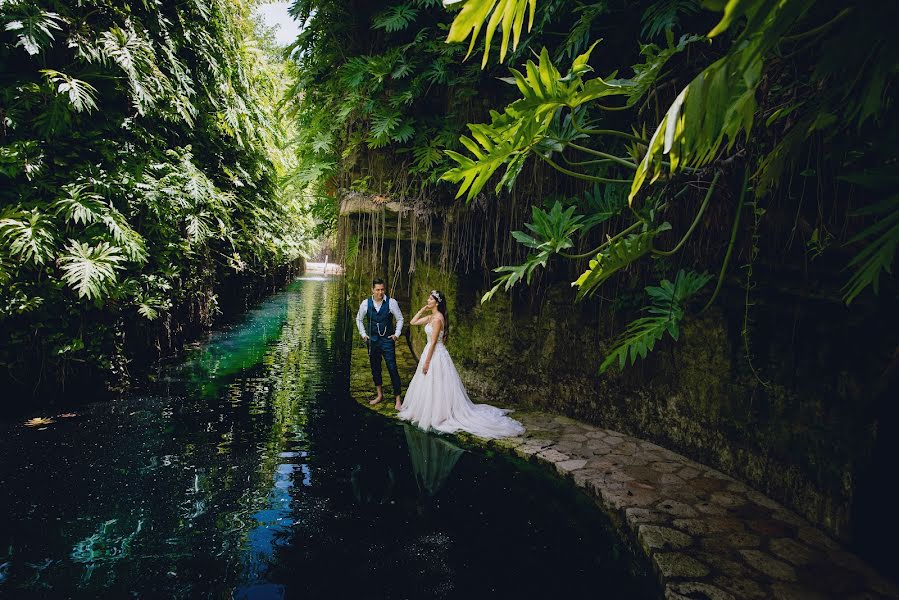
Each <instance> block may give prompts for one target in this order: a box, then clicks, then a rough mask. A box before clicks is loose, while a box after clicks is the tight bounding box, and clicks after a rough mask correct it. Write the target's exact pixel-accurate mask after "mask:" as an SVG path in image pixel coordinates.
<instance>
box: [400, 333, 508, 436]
mask: <svg viewBox="0 0 899 600" xmlns="http://www.w3.org/2000/svg"><path fill="white" fill-rule="evenodd" d="M432 331H433V328H432V326H431V324H430V323H428V324H427V325H425V333H426V334H427V336H428V343H427V345H426V346H425V349H424V350H422V352H421V359H419V361H418V369H417V370H416V371H415V376H414V377H413V378H412V381H410V382H409V387H408V388H407V389H406V397H405V398H404V400H403V406H402V409H401V410H400V412H399V418H400V419H402V420H404V421H411V422H412V423H414V424H415V425H418V426H419V427H420V428H421V429H424V430H425V431H427V430H429V429H434V430H436V431H440V432H443V433H455V432H457V431H467V432H468V433H472V434H474V435H476V436H479V437H483V438H501V437H511V436H517V435H522V434H523V433H524V427H523V426H522V425H521V423H519V422H518V421H516V420H514V419H512V418H510V417H507V416H506V413H507V412H509V411H507V410H503V409H501V408H496V407H494V406H490V405H488V404H474V403H472V401H471V400H470V399H469V397H468V393H467V392H466V391H465V386H463V385H462V380H461V379H460V378H459V372H458V371H456V366H455V365H454V364H453V359H451V358H450V355H449V352H447V350H446V345H444V343H443V331H441V332H440V334H439V336H438V338H437V347H436V348H434V355H433V356H432V357H431V365H430V367H429V368H428V373H427V375H425V374H424V372H423V371H422V367H423V366H424V362H425V358H426V357H427V355H428V350H429V349H430V345H431V342H430V340H431V332H432Z"/></svg>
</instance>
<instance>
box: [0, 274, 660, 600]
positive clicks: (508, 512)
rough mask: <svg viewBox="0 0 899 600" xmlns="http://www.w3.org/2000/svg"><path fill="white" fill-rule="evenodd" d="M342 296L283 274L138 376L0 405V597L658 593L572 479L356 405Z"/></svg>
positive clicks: (333, 286)
mask: <svg viewBox="0 0 899 600" xmlns="http://www.w3.org/2000/svg"><path fill="white" fill-rule="evenodd" d="M341 298H342V286H341V282H340V280H337V279H321V278H303V279H299V280H297V281H295V282H294V283H293V284H292V285H290V286H289V287H288V288H287V289H286V290H285V291H283V292H281V293H278V294H276V295H274V296H272V297H271V298H269V299H268V300H266V301H265V302H263V303H262V304H261V305H260V306H259V307H257V308H256V309H255V310H252V311H250V312H249V313H248V314H246V315H245V316H244V318H243V319H241V320H240V321H238V322H235V323H234V324H232V325H230V326H228V327H224V328H222V329H221V330H219V331H217V332H215V333H213V334H212V335H211V336H209V338H208V339H207V340H204V341H203V343H201V344H199V345H198V346H197V347H196V348H194V349H193V350H192V351H191V352H190V353H189V354H188V356H187V358H186V360H185V361H184V362H183V364H181V365H178V366H177V367H173V368H171V369H169V370H167V371H166V373H165V374H164V377H163V378H162V379H161V381H160V382H159V383H158V384H157V385H154V386H152V387H151V388H148V389H146V390H144V391H143V392H142V393H138V394H133V395H130V396H127V397H121V398H117V399H116V400H114V401H111V402H103V403H93V404H86V405H81V406H79V408H77V409H66V410H69V411H71V412H74V416H63V415H66V414H69V413H66V412H63V410H59V411H54V412H52V413H51V412H46V411H45V412H44V413H41V414H35V415H31V416H33V417H43V418H46V419H48V421H45V422H42V423H39V424H37V425H36V426H32V427H29V426H26V425H24V424H23V420H17V421H15V422H9V421H7V422H0V456H2V457H3V458H2V462H0V482H2V483H3V485H2V486H0V507H2V509H3V512H2V517H0V597H10V598H31V597H39V598H97V597H104V598H106V597H108V598H254V599H267V598H300V597H302V598H343V597H361V598H480V597H516V598H545V597H547V596H553V597H555V596H558V595H559V594H562V593H564V595H565V596H566V597H567V596H568V595H569V594H589V595H590V596H591V597H603V598H654V597H658V593H657V590H656V588H655V586H654V585H653V584H652V583H651V582H650V581H649V580H648V578H646V577H644V576H643V575H642V574H641V569H640V566H639V565H635V564H634V563H633V562H632V561H630V560H629V559H628V557H627V554H626V553H625V552H624V551H623V548H622V546H621V544H620V543H619V542H618V541H617V540H616V538H615V536H614V534H613V533H612V532H611V530H610V527H609V524H608V523H607V522H606V520H605V519H604V518H603V516H602V515H601V513H599V512H598V511H597V510H596V509H595V507H594V506H592V504H591V503H590V501H589V500H588V499H587V498H586V497H584V496H582V495H580V494H578V493H575V492H573V491H572V490H570V489H569V488H568V487H567V486H566V485H565V484H563V483H561V482H558V481H556V480H555V479H554V478H552V477H550V476H547V475H546V474H544V473H543V472H542V471H541V470H540V469H536V468H534V467H532V466H529V465H527V464H525V463H522V462H520V461H516V460H513V459H509V458H504V457H497V456H486V455H482V454H479V453H474V452H467V451H463V450H462V449H460V448H458V447H456V446H454V445H453V444H452V443H451V442H449V441H448V440H446V439H443V438H438V437H435V436H432V435H426V434H424V433H422V432H420V431H419V430H417V429H415V428H411V427H408V426H405V427H403V426H400V425H398V424H396V423H393V422H390V421H388V420H386V419H384V418H383V417H381V416H379V415H376V414H373V413H371V412H370V411H367V410H365V409H364V408H361V407H359V406H358V405H357V404H356V403H355V402H354V401H353V400H352V399H351V398H350V397H349V391H348V376H349V368H350V367H349V364H350V362H349V353H348V351H349V340H350V339H351V338H350V336H349V333H350V329H349V328H350V327H352V323H351V322H350V321H349V320H348V319H345V318H344V311H343V302H342V301H341ZM73 399H74V398H73Z"/></svg>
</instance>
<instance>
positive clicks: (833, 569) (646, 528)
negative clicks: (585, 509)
mask: <svg viewBox="0 0 899 600" xmlns="http://www.w3.org/2000/svg"><path fill="white" fill-rule="evenodd" d="M369 385H370V384H369ZM354 387H355V386H354ZM360 392H361V390H360ZM354 395H355V396H356V397H357V398H358V399H359V401H360V404H362V405H363V406H366V407H369V406H368V404H367V403H366V402H364V400H366V399H367V394H365V395H363V394H362V393H356V394H354ZM369 408H371V407H369ZM375 410H377V411H378V412H381V413H383V414H384V415H386V416H388V417H391V418H395V415H396V412H395V411H394V410H393V408H392V402H386V401H385V402H384V403H382V404H381V405H380V406H378V407H377V408H376V409H375ZM514 416H515V418H516V419H518V420H520V421H521V422H522V423H523V424H524V425H525V427H526V428H527V433H526V434H525V436H523V437H520V438H509V439H504V440H494V441H486V440H481V439H479V438H475V437H473V436H469V435H461V436H457V437H458V438H459V440H460V441H461V442H462V443H463V444H466V445H477V446H482V447H491V448H494V449H497V450H504V451H506V452H510V453H514V454H517V455H518V456H520V457H522V458H524V459H527V460H530V461H536V462H538V463H543V464H545V465H547V466H548V467H550V468H554V469H555V470H556V471H557V472H558V473H559V474H560V475H562V476H563V477H566V478H570V480H571V481H572V482H573V483H574V484H575V485H577V486H578V487H580V488H583V489H584V490H585V491H586V492H587V493H588V494H589V495H590V496H592V497H593V498H594V499H595V500H596V502H597V503H598V504H599V505H600V506H601V507H602V508H603V509H604V511H605V512H606V513H607V514H609V515H610V516H611V517H612V519H613V520H614V521H615V523H616V524H617V525H618V527H619V528H620V530H621V533H622V535H623V536H627V537H629V538H630V540H631V541H632V542H634V543H635V544H636V545H638V546H639V547H640V548H642V549H643V551H644V552H645V553H646V555H647V556H648V557H649V559H650V561H651V563H652V567H653V569H654V570H655V572H656V575H657V576H658V578H659V581H660V582H661V584H662V587H663V589H664V590H665V598H666V599H667V600H703V599H708V600H730V599H738V598H748V599H755V598H777V599H790V600H794V599H795V600H814V599H819V598H833V599H839V600H862V599H865V600H872V599H880V598H899V590H897V588H896V586H894V585H893V584H891V583H890V582H888V581H886V580H884V579H883V578H882V577H880V576H878V575H877V574H876V573H875V572H874V570H873V569H871V568H870V567H868V566H867V565H866V564H865V563H864V562H863V561H861V560H860V559H859V558H857V557H856V556H854V555H853V554H851V553H849V552H847V551H845V550H843V549H842V548H840V546H839V545H838V544H837V543H836V542H834V541H833V540H832V539H831V538H829V537H828V536H826V535H825V534H823V533H821V532H820V531H819V530H817V529H815V528H814V527H812V526H811V525H810V524H809V523H808V522H806V521H805V520H804V519H802V518H801V517H799V516H798V515H796V514H795V513H794V512H792V511H790V510H788V509H786V508H784V507H783V506H781V505H780V504H778V503H777V502H775V501H773V500H771V499H770V498H768V497H766V496H764V495H763V494H760V493H759V492H756V491H754V490H752V489H751V488H749V487H748V486H746V485H744V484H743V483H740V482H739V481H736V480H735V479H733V478H731V477H728V476H727V475H724V474H723V473H720V472H719V471H716V470H714V469H711V468H709V467H706V466H705V465H701V464H699V463H697V462H694V461H692V460H690V459H688V458H686V457H684V456H681V455H680V454H677V453H675V452H671V451H670V450H666V449H665V448H661V447H659V446H657V445H655V444H652V443H649V442H646V441H643V440H639V439H636V438H633V437H630V436H627V435H623V434H621V433H617V432H615V431H610V430H608V429H602V428H600V427H595V426H593V425H587V424H585V423H580V422H578V421H575V420H573V419H569V418H567V417H561V416H555V415H551V414H547V413H539V412H516V413H515V414H514Z"/></svg>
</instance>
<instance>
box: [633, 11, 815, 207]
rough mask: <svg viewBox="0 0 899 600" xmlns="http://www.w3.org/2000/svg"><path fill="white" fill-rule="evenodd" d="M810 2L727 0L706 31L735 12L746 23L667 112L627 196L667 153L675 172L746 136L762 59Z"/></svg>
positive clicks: (654, 174)
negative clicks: (719, 17)
mask: <svg viewBox="0 0 899 600" xmlns="http://www.w3.org/2000/svg"><path fill="white" fill-rule="evenodd" d="M812 4H813V0H795V1H792V2H765V1H764V0H731V1H729V2H728V3H727V5H726V7H725V14H724V17H723V18H722V20H721V22H720V23H719V24H718V25H717V26H716V27H715V28H714V29H713V30H712V31H711V32H709V36H710V37H712V36H716V35H718V34H720V33H721V32H722V31H724V30H725V29H727V28H728V27H730V25H731V24H732V23H733V22H734V21H735V20H736V19H737V18H739V17H746V18H747V24H746V26H745V27H744V29H743V30H742V32H741V33H740V35H739V36H738V39H737V40H736V41H735V42H734V46H733V48H732V49H731V50H730V52H728V53H727V54H726V55H725V56H724V57H723V58H721V59H719V60H717V61H715V62H714V63H712V64H711V65H710V66H708V67H706V68H705V69H704V70H703V71H702V72H701V73H699V75H697V76H696V77H695V78H694V79H693V80H692V81H691V82H690V83H689V84H688V85H687V86H686V87H685V88H684V89H683V90H681V92H680V93H679V94H678V95H677V98H676V99H675V100H674V102H673V103H672V104H671V106H670V107H669V109H668V111H667V112H666V113H665V116H664V118H663V119H662V121H661V123H660V124H659V126H658V128H657V129H656V131H655V133H654V134H653V136H652V138H651V139H650V142H649V147H648V149H647V152H646V155H645V156H644V158H643V160H641V161H640V163H639V165H638V169H637V172H636V173H635V175H634V180H633V183H632V184H631V191H630V199H631V200H633V199H634V198H635V197H636V195H637V193H638V192H639V191H640V189H641V188H642V186H643V184H644V183H645V182H646V181H647V179H648V180H649V181H650V182H653V181H655V180H656V179H658V178H659V177H660V176H661V175H662V173H663V165H664V164H663V157H665V156H666V155H667V158H668V163H669V165H670V167H669V168H670V171H671V172H672V173H674V172H676V171H678V170H679V169H682V168H684V167H698V166H702V165H705V164H707V163H709V162H710V161H711V160H712V159H714V158H715V156H716V154H717V152H718V150H719V149H720V147H721V146H722V144H723V143H724V142H725V141H726V142H727V146H728V148H730V147H731V146H733V144H734V143H735V142H736V140H737V137H738V135H739V134H740V133H745V134H746V135H749V133H750V130H751V129H752V125H753V120H754V116H755V111H756V106H757V105H756V99H755V94H756V88H757V87H758V85H759V82H760V81H761V74H762V68H763V66H764V64H765V59H766V58H767V56H768V54H769V53H770V51H771V50H772V49H773V48H774V46H775V45H776V44H777V43H778V42H779V41H780V39H781V37H782V36H783V35H784V33H785V32H786V31H787V30H789V29H790V28H791V27H792V26H793V25H794V24H795V23H796V21H798V20H799V18H801V17H802V16H803V15H804V14H805V13H806V12H807V10H808V9H809V7H810V6H811V5H812Z"/></svg>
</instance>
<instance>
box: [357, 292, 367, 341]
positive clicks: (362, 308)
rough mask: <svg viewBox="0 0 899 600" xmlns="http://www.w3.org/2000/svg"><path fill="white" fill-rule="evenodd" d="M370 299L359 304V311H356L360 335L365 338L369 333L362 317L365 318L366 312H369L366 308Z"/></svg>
mask: <svg viewBox="0 0 899 600" xmlns="http://www.w3.org/2000/svg"><path fill="white" fill-rule="evenodd" d="M367 305H368V300H363V301H362V304H360V305H359V312H357V313H356V329H358V330H359V335H361V336H362V337H363V338H364V337H366V336H367V335H368V334H367V333H365V325H364V324H363V323H362V319H364V318H365V313H366V312H367V311H366V310H365V309H366V308H368V306H367Z"/></svg>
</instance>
